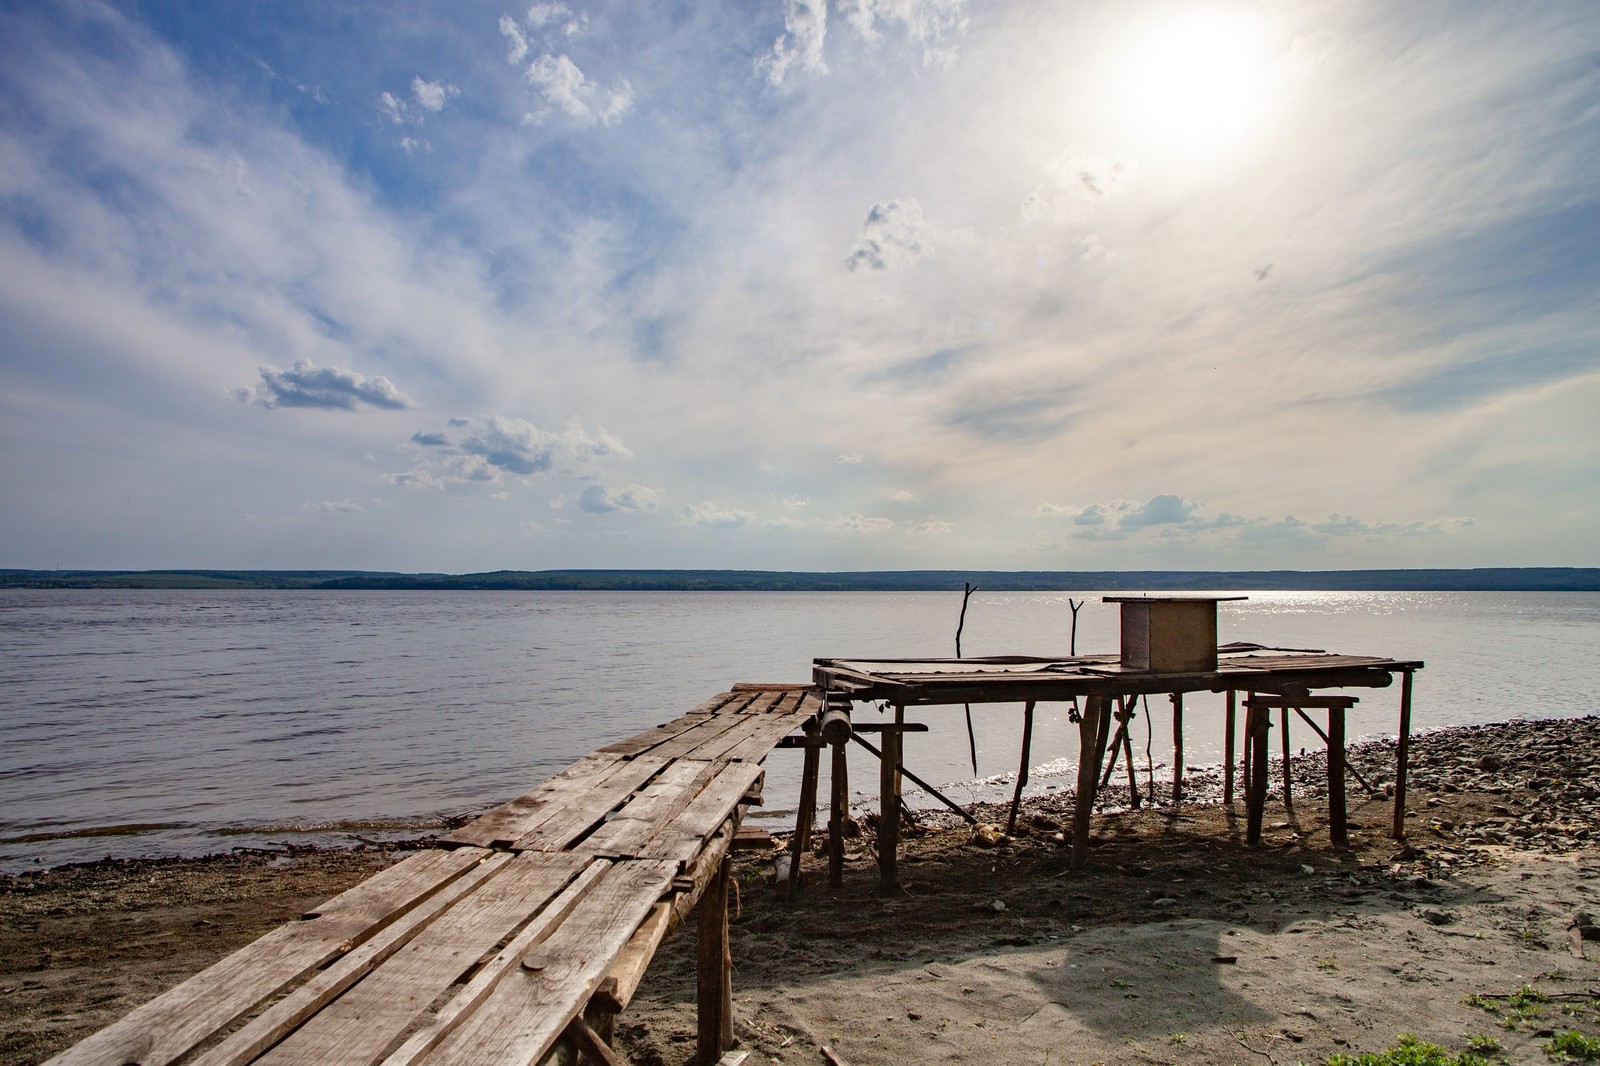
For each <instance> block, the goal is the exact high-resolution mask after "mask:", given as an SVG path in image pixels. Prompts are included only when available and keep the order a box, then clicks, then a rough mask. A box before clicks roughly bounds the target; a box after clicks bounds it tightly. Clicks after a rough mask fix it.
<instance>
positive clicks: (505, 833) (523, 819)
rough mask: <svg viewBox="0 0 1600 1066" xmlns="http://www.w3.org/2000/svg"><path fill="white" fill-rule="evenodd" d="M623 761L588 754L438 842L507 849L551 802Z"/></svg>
mask: <svg viewBox="0 0 1600 1066" xmlns="http://www.w3.org/2000/svg"><path fill="white" fill-rule="evenodd" d="M623 762H624V760H623V759H622V758H621V756H619V755H615V754H612V753H610V752H592V753H590V754H588V755H585V756H584V757H583V758H581V759H579V760H578V761H577V762H575V763H573V764H572V765H571V766H569V767H567V768H566V769H565V770H562V771H561V772H560V773H558V774H556V775H555V776H554V777H552V778H550V779H548V780H546V781H544V782H543V783H541V784H539V785H537V786H536V787H534V788H533V789H531V790H529V791H527V792H525V793H523V794H522V795H520V796H518V797H517V798H516V799H514V800H509V801H507V802H505V803H502V804H501V805H500V806H498V807H496V808H494V809H493V810H490V811H488V812H486V813H484V814H483V815H480V816H479V817H478V818H476V819H474V820H472V821H470V822H468V823H467V824H466V825H463V826H461V827H460V828H458V829H455V830H452V831H451V832H450V833H448V834H446V835H445V836H444V837H442V838H441V839H442V840H443V841H444V842H445V843H447V844H471V845H475V846H477V847H481V848H489V847H495V846H496V845H498V846H500V847H506V846H509V845H510V843H511V842H512V841H514V840H516V839H517V837H519V836H521V835H522V834H523V833H526V832H527V831H528V829H529V828H530V827H531V826H534V825H537V824H538V823H539V821H540V820H541V819H542V818H543V817H544V816H545V813H546V808H547V807H548V806H549V805H550V803H551V802H552V801H555V800H558V799H559V797H561V796H564V795H568V794H570V792H571V791H573V790H574V789H582V788H586V787H589V786H591V785H593V784H596V783H598V782H600V781H602V780H604V779H605V777H606V776H607V775H609V774H611V773H613V772H614V771H615V770H616V769H617V767H618V766H620V765H622V764H623Z"/></svg>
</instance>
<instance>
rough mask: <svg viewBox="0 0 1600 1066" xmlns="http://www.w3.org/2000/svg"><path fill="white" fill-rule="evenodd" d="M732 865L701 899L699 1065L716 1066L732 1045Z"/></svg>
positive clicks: (719, 871) (697, 960)
mask: <svg viewBox="0 0 1600 1066" xmlns="http://www.w3.org/2000/svg"><path fill="white" fill-rule="evenodd" d="M731 870H732V864H731V863H730V862H729V861H728V860H727V859H726V858H724V859H723V860H722V862H721V863H719V864H718V866H717V873H716V875H715V876H714V877H712V879H711V883H710V884H709V885H707V886H706V892H705V895H703V896H701V897H700V907H699V910H698V914H699V930H698V939H697V941H696V945H695V986H696V999H697V1003H698V1008H699V1009H698V1021H699V1024H698V1026H697V1028H696V1047H697V1055H696V1059H695V1061H696V1062H698V1063H699V1064H700V1066H715V1063H716V1061H717V1060H718V1059H720V1058H722V1053H723V1051H724V1050H726V1049H727V1048H728V1047H729V1046H730V1045H731V1044H732V1043H733V983H732V968H733V960H732V959H731V958H730V957H729V953H728V880H729V876H730V872H731Z"/></svg>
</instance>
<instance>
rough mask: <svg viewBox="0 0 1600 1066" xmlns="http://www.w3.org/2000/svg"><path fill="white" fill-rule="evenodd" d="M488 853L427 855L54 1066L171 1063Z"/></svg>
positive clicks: (159, 1000)
mask: <svg viewBox="0 0 1600 1066" xmlns="http://www.w3.org/2000/svg"><path fill="white" fill-rule="evenodd" d="M489 854H490V853H488V852H485V851H482V850H479V849H467V848H463V849H461V850H458V851H426V852H422V853H420V854H417V855H413V856H412V857H411V858H409V859H406V860H404V861H403V862H399V863H396V864H395V865H394V866H391V867H389V868H388V869H387V870H384V871H383V872H381V873H379V874H377V875H376V876H374V877H372V878H369V879H368V880H366V881H364V882H362V883H361V884H359V885H357V886H356V887H354V888H352V889H350V890H349V891H348V892H344V893H341V894H340V895H338V896H335V897H334V898H333V899H331V900H328V901H327V902H326V903H324V904H322V905H321V906H320V907H318V908H317V909H316V910H314V911H310V912H308V914H307V915H306V917H305V918H304V919H303V920H301V921H298V922H291V923H289V924H288V925H282V926H279V927H278V928H277V929H274V930H273V931H272V932H270V933H268V934H267V935H266V936H264V937H262V938H261V939H259V940H257V941H255V942H254V943H253V944H250V945H248V946H247V947H244V948H242V949H240V950H239V951H237V952H235V953H234V954H232V955H229V956H228V957H227V958H225V959H223V960H222V961H221V962H218V963H217V964H216V965H214V966H212V967H210V968H209V969H206V970H204V971H202V972H200V973H199V974H196V975H195V976H194V977H191V978H189V980H187V981H185V982H183V983H182V984H180V985H178V986H177V987H176V988H173V989H171V990H170V991H168V992H167V993H165V994H164V995H161V996H158V997H156V998H155V999H153V1000H151V1001H150V1002H148V1003H146V1004H144V1005H143V1006H142V1007H138V1008H136V1009H135V1010H134V1011H133V1012H132V1013H130V1014H128V1015H127V1016H126V1017H125V1018H123V1019H122V1020H121V1021H119V1022H116V1023H114V1024H112V1025H110V1026H108V1027H107V1028H105V1029H102V1030H100V1031H99V1032H98V1033H95V1034H94V1035H93V1036H91V1037H89V1038H88V1039H87V1040H84V1041H83V1042H82V1043H80V1044H78V1045H76V1046H75V1047H72V1048H68V1049H67V1050H66V1051H64V1052H62V1053H61V1054H60V1055H58V1056H56V1057H55V1058H54V1059H51V1060H50V1061H51V1062H53V1063H58V1064H60V1066H75V1064H79V1063H98V1064H103V1063H127V1062H138V1063H144V1064H148V1066H157V1064H162V1063H168V1062H172V1061H173V1060H174V1059H177V1058H179V1057H180V1056H182V1055H185V1054H187V1053H188V1052H189V1051H191V1050H192V1049H193V1048H195V1047H197V1046H199V1045H200V1044H202V1043H204V1042H205V1041H206V1040H208V1039H209V1038H211V1037H212V1036H214V1035H216V1034H217V1033H219V1032H221V1031H223V1030H224V1029H226V1028H227V1027H228V1026H230V1025H232V1024H233V1023H235V1022H236V1021H238V1020H239V1019H240V1018H242V1017H244V1016H246V1015H248V1014H249V1013H251V1012H252V1011H254V1010H256V1009H257V1008H259V1007H260V1006H261V1005H262V1004H263V1003H265V1002H268V1001H270V1000H271V999H272V998H273V997H275V996H277V995H279V994H280V993H282V992H283V991H284V990H285V989H288V988H290V987H292V986H293V985H295V984H296V983H297V982H299V981H301V980H303V979H304V978H305V977H306V976H307V975H308V974H311V973H314V972H315V971H316V970H317V969H319V968H320V967H322V966H324V965H326V964H327V963H329V962H331V961H332V960H334V959H337V958H338V957H339V956H340V955H343V954H345V953H346V952H349V951H352V950H354V949H355V948H357V947H359V946H361V945H362V944H364V943H365V942H366V941H367V940H368V939H369V938H370V937H372V936H375V935H377V934H378V933H379V932H380V931H382V930H383V929H384V928H385V927H386V926H387V925H389V924H390V923H391V922H394V921H396V920H398V919H399V918H400V917H401V916H403V915H404V914H405V913H406V912H408V911H410V910H411V909H412V908H413V907H416V906H417V905H418V904H419V903H421V902H422V901H424V900H426V899H427V898H428V897H430V896H432V895H433V894H434V893H436V892H438V891H440V890H441V889H443V888H444V887H445V886H447V885H449V884H450V883H451V882H452V881H454V880H455V879H457V878H458V877H461V876H462V875H464V874H465V873H467V872H468V871H470V870H472V869H473V868H475V867H476V866H478V865H479V864H480V863H481V862H483V861H484V860H485V859H487V858H488V857H489Z"/></svg>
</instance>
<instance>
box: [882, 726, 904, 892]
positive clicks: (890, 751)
mask: <svg viewBox="0 0 1600 1066" xmlns="http://www.w3.org/2000/svg"><path fill="white" fill-rule="evenodd" d="M904 714H905V708H903V707H896V708H895V718H896V719H897V721H896V722H895V724H896V725H902V724H903V717H902V716H903V715H904ZM902 736H903V733H902V731H901V730H900V729H886V730H884V733H883V756H882V757H881V758H880V759H879V760H878V793H879V795H878V799H879V806H878V894H879V895H880V896H889V895H893V894H894V893H896V892H899V891H900V876H899V862H900V772H899V771H900V751H901V739H902Z"/></svg>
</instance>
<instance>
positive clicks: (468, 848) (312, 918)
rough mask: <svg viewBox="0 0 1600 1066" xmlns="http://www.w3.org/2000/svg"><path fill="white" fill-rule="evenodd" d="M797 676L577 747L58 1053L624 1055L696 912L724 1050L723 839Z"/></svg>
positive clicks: (704, 1031) (785, 730)
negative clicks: (680, 928) (444, 831)
mask: <svg viewBox="0 0 1600 1066" xmlns="http://www.w3.org/2000/svg"><path fill="white" fill-rule="evenodd" d="M820 709H821V705H820V703H819V702H818V699H817V697H816V695H815V694H814V692H813V691H812V690H811V688H810V686H807V685H787V686H783V685H779V686H770V685H741V686H735V687H734V689H733V690H732V691H730V692H725V693H722V694H721V695H719V696H716V697H714V698H713V699H711V700H708V701H707V702H706V703H704V704H702V705H701V706H699V707H697V708H695V709H694V710H693V711H690V712H689V713H688V714H686V715H684V716H683V717H681V718H678V719H677V720H675V721H672V722H669V723H667V724H665V725H662V726H659V727H657V728H655V729H651V730H648V731H646V732H644V733H641V734H639V735H638V736H635V737H631V738H629V739H627V740H624V741H621V742H619V743H616V744H612V745H610V746H608V747H606V748H602V749H601V750H599V751H597V752H595V753H593V754H591V755H587V756H585V757H584V758H582V759H579V760H578V761H577V762H576V763H574V764H573V765H572V766H570V767H568V768H567V769H566V770H564V771H562V772H561V773H559V774H557V775H556V776H555V777H553V778H551V779H550V780H548V781H546V782H545V783H544V784H542V785H540V786H539V787H537V788H535V789H534V790H533V791H531V792H529V793H527V794H526V795H523V796H520V797H518V798H517V799H514V800H512V801H511V802H509V803H506V804H505V805H503V806H501V807H498V808H496V809H494V810H492V811H489V812H488V813H487V814H485V815H483V816H482V817H481V818H478V819H477V820H476V821H473V822H471V823H469V824H467V825H465V826H463V827H462V828H460V829H458V830H456V831H455V832H453V833H451V834H450V835H449V836H447V837H446V838H445V844H446V846H447V848H448V849H449V850H438V851H427V852H422V853H419V854H417V855H414V856H412V857H410V858H408V859H405V860H403V861H401V862H399V863H396V864H395V865H394V866H391V867H389V868H388V869H386V870H384V871H383V872H382V873H380V874H378V875H377V876H375V877H373V878H371V879H369V880H367V881H365V882H363V883H362V884H360V885H358V886H356V887H355V888H352V889H350V890H349V891H348V892H345V893H343V894H342V895H339V896H336V897H335V898H333V899H331V900H329V901H328V902H327V903H325V904H323V905H322V906H320V907H318V908H317V909H316V910H314V911H312V912H310V913H308V914H306V915H304V916H303V918H302V919H301V920H300V921H297V922H292V923H290V924H288V925H285V926H282V927H280V928H278V929H276V930H274V931H272V932H271V933H268V934H267V935H266V936H264V937H262V938H261V939H260V940H257V941H256V942H255V943H253V944H251V945H249V946H248V947H245V948H243V949H242V950H240V951H238V952H236V953H234V954H233V955H230V956H228V957H227V958H225V959H223V960H222V961H221V962H218V963H217V964H216V965H214V966H212V967H211V968H210V969H207V970H205V971H203V972H201V973H199V974H197V975H196V976H194V977H192V978H190V979H189V980H188V981H185V982H184V983H183V984H181V985H179V986H177V987H176V988H174V989H172V990H170V991H168V992H167V993H165V994H164V995H161V996H159V997H157V998H156V999H154V1000H151V1001H150V1002H149V1003H146V1004H145V1005H144V1006H142V1007H139V1008H137V1009H135V1010H134V1011H133V1012H132V1013H131V1014H129V1015H128V1016H126V1017H125V1018H123V1019H122V1020H121V1021H119V1022H116V1023H115V1024H113V1025H111V1026H109V1027H107V1028H105V1029H102V1030H101V1031H100V1032H98V1033H96V1034H94V1035H93V1036H91V1037H89V1038H88V1039H86V1040H84V1041H83V1042H82V1043H80V1044H78V1045H76V1046H75V1047H72V1048H70V1049H68V1050H67V1051H65V1052H63V1053H62V1054H60V1055H58V1056H57V1057H56V1058H54V1059H52V1060H50V1061H51V1062H52V1063H60V1064H62V1066H67V1064H87V1063H93V1064H119V1066H120V1064H124V1063H142V1064H145V1066H155V1064H163V1063H174V1062H180V1061H181V1062H185V1063H196V1064H204V1066H221V1064H241V1066H242V1064H244V1063H252V1062H262V1063H285V1064H287V1063H307V1064H310V1063H317V1064H327V1063H389V1064H396V1066H398V1064H411V1063H427V1064H430V1066H432V1064H446V1063H520V1064H528V1063H538V1062H540V1061H543V1060H546V1059H547V1057H551V1056H553V1057H554V1058H557V1059H562V1060H568V1061H570V1060H572V1059H574V1058H576V1057H577V1056H578V1055H582V1056H583V1057H584V1058H586V1059H588V1060H589V1061H591V1062H596V1063H602V1064H604V1063H611V1062H621V1061H622V1060H621V1059H620V1058H618V1057H616V1055H615V1053H614V1052H613V1051H612V1050H611V1049H610V1047H609V1046H608V1039H607V1038H608V1036H609V1027H610V1025H611V1023H612V1021H613V1020H614V1018H615V1016H616V1013H617V1012H618V1011H620V1010H622V1009H623V1008H624V1007H626V1006H627V1003H628V1001H629V999H630V998H631V997H632V995H633V992H634V990H635V988H637V986H638V983H639V981H640V979H641V978H642V977H643V975H644V971H645V968H646V966H647V965H648V964H649V962H650V959H651V958H652V957H653V956H654V954H655V951H656V948H657V947H658V946H659V945H660V943H661V940H662V938H663V937H664V936H665V935H666V934H667V932H668V931H669V929H670V928H671V927H672V926H674V925H675V924H676V923H677V922H678V921H679V920H680V919H682V918H684V917H685V916H686V915H687V914H688V913H689V912H690V911H691V910H695V909H697V908H698V915H699V921H700V1008H701V1019H700V1061H701V1062H702V1063H708V1064H709V1063H715V1062H716V1061H717V1060H718V1057H719V1056H720V1055H721V1053H722V1051H723V1050H724V1049H725V1048H726V1047H727V1046H728V1044H729V1043H730V1042H731V1041H730V1039H729V1038H730V1036H731V1026H732V1016H731V1009H730V986H729V977H728V959H727V950H726V944H727V906H726V891H727V876H728V874H727V868H728V864H727V855H728V852H729V850H730V848H731V846H732V845H733V842H734V838H735V835H736V833H737V830H738V827H739V823H740V821H741V819H742V818H743V815H744V813H745V811H746V809H747V808H748V807H749V806H750V805H752V804H757V803H759V802H760V793H761V785H762V773H763V771H762V769H761V766H760V763H761V761H762V760H763V759H764V758H766V756H767V754H768V753H769V752H770V751H771V750H772V749H773V748H774V747H775V746H777V744H778V743H779V741H781V740H782V739H783V738H784V737H785V736H787V735H788V734H789V733H791V732H792V731H794V730H795V729H797V728H799V727H801V726H804V725H806V724H807V723H811V722H813V721H814V719H815V718H816V717H817V714H818V712H819V711H820Z"/></svg>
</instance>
